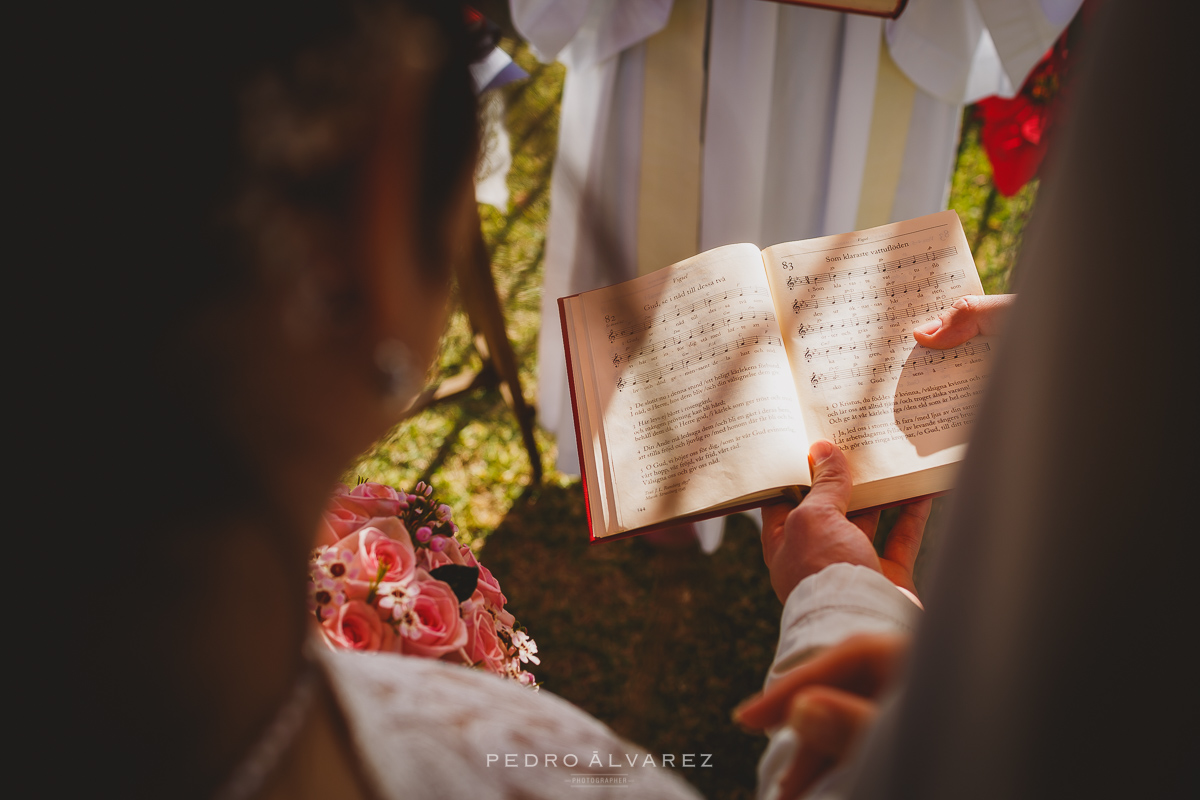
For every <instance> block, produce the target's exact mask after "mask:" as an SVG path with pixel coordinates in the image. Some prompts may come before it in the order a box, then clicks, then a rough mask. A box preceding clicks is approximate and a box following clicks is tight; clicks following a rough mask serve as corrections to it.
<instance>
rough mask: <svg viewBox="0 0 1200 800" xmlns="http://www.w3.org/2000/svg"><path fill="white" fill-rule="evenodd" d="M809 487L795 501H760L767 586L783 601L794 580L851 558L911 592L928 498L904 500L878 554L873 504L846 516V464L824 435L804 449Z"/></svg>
mask: <svg viewBox="0 0 1200 800" xmlns="http://www.w3.org/2000/svg"><path fill="white" fill-rule="evenodd" d="M808 458H809V463H810V464H811V468H812V473H813V482H812V489H811V491H809V493H808V495H807V496H806V497H805V498H804V500H803V502H801V503H800V504H799V505H789V504H787V503H782V502H781V503H772V504H771V505H767V506H764V507H763V510H762V516H763V530H762V546H763V560H764V561H766V562H767V569H768V570H770V573H771V587H772V588H773V589H774V590H775V594H776V595H778V597H779V602H781V603H786V602H787V598H788V595H789V594H791V593H792V589H795V588H796V585H797V584H799V583H800V581H802V580H804V579H805V578H807V577H808V576H809V575H815V574H816V573H818V572H820V571H821V570H822V569H824V568H825V567H827V566H829V565H830V564H839V563H847V564H857V565H859V566H864V567H868V568H870V569H873V570H876V571H877V572H881V573H883V575H884V576H885V577H887V578H888V579H889V580H890V581H891V582H892V583H894V584H896V585H897V586H899V587H900V588H902V589H905V590H906V591H908V592H911V593H912V594H913V595H914V596H915V595H916V585H915V584H914V583H913V577H912V574H913V564H915V563H916V560H917V551H918V550H920V548H921V538H922V536H923V535H924V533H925V522H926V521H927V520H928V519H929V511H930V507H931V505H932V503H933V500H932V499H931V498H928V497H926V498H923V499H921V500H918V501H917V502H915V503H910V504H908V505H906V506H904V508H903V510H902V511H901V513H900V518H899V519H897V520H896V524H895V525H894V526H893V527H892V530H891V531H890V532H889V533H888V539H887V544H886V545H885V546H884V551H883V556H882V557H880V556H879V555H877V554H876V553H875V546H874V544H873V542H874V540H875V529H876V528H877V527H878V526H879V510H878V509H874V510H872V511H865V512H862V513H860V514H856V515H854V516H852V517H847V516H846V509H847V507H848V506H849V504H850V491H851V488H852V485H851V480H850V465H849V464H848V463H847V462H846V456H845V455H844V454H843V453H842V451H841V450H839V449H838V448H837V445H835V444H833V443H832V442H827V441H825V440H819V441H816V442H813V445H812V447H811V448H810V449H809V457H808Z"/></svg>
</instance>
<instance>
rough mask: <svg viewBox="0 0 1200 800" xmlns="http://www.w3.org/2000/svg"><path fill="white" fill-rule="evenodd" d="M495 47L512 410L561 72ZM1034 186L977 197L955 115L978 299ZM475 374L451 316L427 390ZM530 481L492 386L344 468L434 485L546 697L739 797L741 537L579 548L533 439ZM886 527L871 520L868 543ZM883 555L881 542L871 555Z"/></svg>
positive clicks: (576, 490)
mask: <svg viewBox="0 0 1200 800" xmlns="http://www.w3.org/2000/svg"><path fill="white" fill-rule="evenodd" d="M502 46H503V47H504V48H505V49H506V50H508V52H510V53H512V54H514V57H515V58H516V61H517V63H518V64H520V65H521V66H522V67H523V68H524V69H525V70H526V71H528V72H529V73H530V77H529V78H528V79H527V80H523V81H520V82H517V83H515V84H511V85H510V86H508V87H505V88H504V89H503V90H501V91H503V93H504V100H505V103H506V106H507V112H506V125H507V129H508V132H509V136H510V137H511V149H512V155H513V165H512V169H511V172H510V173H509V177H508V185H509V190H510V204H509V208H508V209H507V212H504V211H502V210H498V209H494V208H492V207H490V206H482V207H481V214H482V218H483V229H484V235H485V238H486V241H487V243H488V246H489V248H490V249H491V252H492V259H493V272H494V276H495V280H496V286H497V289H498V291H499V294H500V298H501V301H502V302H503V304H504V310H505V314H506V317H507V324H508V333H509V337H510V339H511V340H512V344H513V347H514V350H515V351H516V355H517V358H518V360H519V361H520V364H521V380H522V383H523V387H524V391H525V396H526V398H527V399H529V400H530V401H532V400H533V399H534V398H535V396H536V391H535V390H536V382H537V373H536V361H537V359H536V348H537V337H538V331H539V327H540V324H541V299H542V298H541V287H542V260H543V255H544V252H545V234H546V219H547V215H548V213H549V192H550V172H551V169H552V167H553V159H554V153H555V146H556V141H557V136H558V109H559V102H560V100H561V96H562V81H563V77H564V70H563V68H562V66H561V65H557V64H553V65H543V64H539V63H538V62H537V61H536V59H535V58H534V57H533V56H532V54H531V53H530V52H529V50H528V48H527V47H525V46H523V45H516V44H515V43H514V42H512V41H511V40H504V41H503V42H502ZM1036 192H1037V186H1036V182H1034V183H1033V184H1031V185H1029V186H1026V187H1025V188H1024V189H1023V190H1022V191H1021V192H1019V193H1018V194H1017V195H1016V196H1015V197H1012V198H1005V197H1003V196H1000V195H999V194H998V193H996V192H995V191H994V189H993V187H992V184H991V168H990V166H989V164H988V161H987V157H986V155H985V154H984V152H983V150H982V149H981V147H980V144H979V123H978V121H977V120H976V119H975V116H974V114H973V113H972V110H971V109H969V108H968V109H967V111H966V112H965V114H964V118H963V138H962V145H961V147H960V149H959V153H958V156H957V163H956V168H955V172H954V177H953V184H952V186H951V193H950V207H951V208H953V209H955V210H956V211H957V212H958V214H959V216H960V217H961V219H962V222H963V227H964V229H965V231H966V235H967V240H968V241H969V242H970V243H971V245H972V249H973V251H974V253H975V258H976V263H977V265H978V267H979V271H980V275H981V278H982V280H983V284H984V287H985V289H986V291H987V292H988V293H998V292H1003V291H1006V290H1007V288H1008V282H1009V277H1010V274H1011V271H1012V266H1013V262H1014V260H1015V256H1016V251H1017V247H1018V245H1019V243H1020V240H1021V232H1022V230H1023V228H1024V225H1025V222H1026V220H1027V218H1028V216H1029V213H1030V210H1031V208H1032V205H1033V201H1034V197H1035V195H1036ZM478 366H479V357H478V355H477V354H476V352H475V350H474V348H473V347H472V345H471V330H470V326H469V324H468V320H467V319H466V316H465V315H464V314H463V313H462V312H461V311H456V312H455V313H454V314H453V316H452V318H451V320H450V323H449V326H448V329H447V332H446V335H445V337H444V341H443V343H442V348H441V353H440V355H439V357H438V359H437V363H436V364H435V365H434V366H433V368H432V369H431V371H430V376H429V377H430V379H431V380H433V379H444V378H446V377H449V376H451V375H453V374H455V373H457V372H458V371H460V370H461V369H463V368H474V367H478ZM538 437H539V438H538V441H539V444H540V447H541V452H542V458H543V462H544V464H545V467H546V478H545V480H544V482H543V484H542V486H540V487H530V486H528V483H529V480H530V466H529V459H528V457H527V455H526V453H525V449H524V447H523V444H522V441H521V435H520V429H519V427H518V425H517V422H516V419H515V418H514V417H513V415H512V414H511V413H510V412H509V410H508V408H507V406H506V405H505V404H504V401H503V399H502V398H501V396H500V393H499V392H498V391H496V390H494V389H489V390H478V391H476V392H475V393H473V394H471V395H468V396H466V397H465V398H463V399H461V400H460V401H457V402H454V403H447V404H443V405H441V406H437V407H435V408H433V409H430V410H428V411H426V412H424V413H422V414H421V415H419V416H417V417H414V418H411V419H408V420H405V421H404V422H402V423H400V424H399V425H397V426H396V428H395V429H393V430H392V431H391V432H390V433H389V434H388V435H387V436H385V437H384V438H383V439H381V440H380V441H379V442H378V443H377V444H376V445H375V446H374V447H373V448H371V449H370V450H369V451H368V452H367V453H365V454H363V455H362V457H361V458H360V459H359V460H358V462H357V463H356V464H354V465H353V466H352V467H351V469H349V470H348V471H347V473H346V475H345V480H346V481H347V482H348V483H353V482H354V481H355V480H356V479H357V478H358V477H360V476H361V477H364V478H368V479H370V480H375V481H381V482H383V483H388V484H391V485H393V486H400V487H405V488H408V487H411V486H412V485H414V484H415V483H416V482H417V481H418V480H425V481H426V482H428V483H430V484H432V485H433V486H434V488H435V491H436V492H437V493H438V495H439V496H440V497H441V498H442V499H443V501H444V502H446V503H449V504H450V506H451V507H452V508H453V509H454V518H455V520H456V521H457V522H458V523H459V525H460V526H461V528H462V533H461V534H460V536H461V537H462V538H463V540H464V541H469V542H471V544H472V546H473V547H475V548H476V549H480V548H482V547H483V545H484V543H485V541H486V542H488V545H487V548H486V550H485V551H484V554H483V558H484V562H485V563H486V564H487V565H488V566H489V567H490V568H491V569H492V571H493V572H494V573H495V574H496V576H497V578H498V579H499V580H500V582H501V585H502V586H503V587H504V589H505V592H506V594H507V595H508V597H509V608H510V609H511V610H512V611H513V612H514V613H515V614H516V615H517V616H518V617H519V618H520V620H521V622H522V623H523V624H525V625H527V626H528V627H529V631H530V633H531V634H532V635H533V636H534V637H535V638H536V639H537V641H538V644H539V647H540V648H541V653H540V655H541V656H542V666H541V667H540V668H539V669H538V670H537V671H536V673H535V674H536V675H537V676H538V678H539V679H540V680H542V681H543V682H544V688H545V690H546V691H550V692H554V693H555V694H558V695H560V696H562V697H565V698H566V699H568V700H570V701H571V702H573V703H575V704H576V705H578V706H580V707H581V708H583V709H585V710H587V711H588V712H590V713H592V714H594V715H595V716H597V717H598V718H599V719H601V720H603V721H604V722H606V723H607V724H609V725H610V726H611V727H612V728H613V729H614V730H616V731H617V733H619V734H620V735H622V736H624V737H626V738H628V739H629V740H631V741H633V742H635V743H637V744H639V745H641V746H643V747H645V748H646V749H648V750H649V751H650V752H652V753H685V752H694V753H712V754H713V759H712V763H713V765H714V767H713V768H712V769H704V770H701V769H691V770H681V772H683V773H684V775H683V777H685V778H686V779H687V780H689V781H691V782H692V783H693V784H695V785H696V786H697V787H698V788H699V789H700V790H701V791H702V792H703V793H704V794H705V796H707V797H710V798H750V797H753V794H754V791H753V787H754V774H755V772H754V771H755V765H756V763H757V759H758V757H759V754H760V753H761V751H762V748H763V746H765V739H764V738H763V737H761V736H755V735H750V734H746V733H744V732H742V731H740V730H739V729H738V728H737V727H736V726H735V725H733V723H732V722H730V718H729V713H730V711H731V710H732V708H733V706H734V705H735V704H736V703H737V702H739V701H740V700H741V699H743V698H744V697H745V696H747V695H749V694H750V693H752V692H754V691H756V690H757V689H758V688H759V687H760V686H761V683H762V679H763V676H764V675H765V673H766V669H767V667H768V666H769V664H770V661H771V657H772V655H773V653H774V648H775V642H776V636H777V625H778V620H779V613H780V604H779V601H778V600H777V599H776V598H775V596H774V594H773V593H772V591H771V589H770V584H769V582H768V576H767V572H766V568H765V567H764V566H763V562H762V555H761V550H760V548H759V545H758V536H757V531H756V530H755V529H754V526H753V524H752V523H750V522H749V521H748V520H747V519H746V518H745V517H736V518H734V520H733V521H732V522H731V524H730V525H729V526H728V529H727V532H726V540H725V542H724V544H723V545H722V547H721V549H720V550H719V551H718V557H710V556H706V555H704V554H702V553H701V552H700V551H699V550H698V549H697V548H695V547H691V548H685V549H682V550H672V549H656V548H655V547H654V546H652V545H651V544H650V543H649V542H647V541H645V540H642V539H635V540H631V541H623V542H614V543H608V544H602V545H597V546H590V545H588V544H587V533H586V531H587V524H586V515H585V512H584V508H583V493H582V490H581V488H580V485H579V482H578V479H568V478H566V477H564V476H563V475H561V474H560V473H558V472H556V471H555V470H554V468H553V464H554V457H555V446H554V442H553V440H552V438H551V437H549V436H548V435H546V434H545V433H544V432H542V431H540V430H539V432H538ZM944 505H945V501H944V500H942V499H939V500H938V501H935V508H934V514H933V518H932V519H931V524H930V528H929V532H928V533H927V537H926V546H925V547H924V548H923V549H922V554H921V557H920V559H919V560H918V563H917V582H918V587H920V586H921V585H922V583H923V580H924V575H925V573H926V572H927V570H928V567H927V565H928V564H929V563H930V561H931V560H932V558H933V557H934V554H935V553H936V551H937V544H938V536H937V531H938V529H939V528H940V525H941V520H942V518H943V517H944V515H945V512H944ZM895 515H896V511H895V510H889V511H885V512H884V515H883V523H882V525H881V530H886V529H887V528H888V527H889V526H890V524H891V522H892V520H894V518H895ZM880 541H882V539H881V540H880Z"/></svg>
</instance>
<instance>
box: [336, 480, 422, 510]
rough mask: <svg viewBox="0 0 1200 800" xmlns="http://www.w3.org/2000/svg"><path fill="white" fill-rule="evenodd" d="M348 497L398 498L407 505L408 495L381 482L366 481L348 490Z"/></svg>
mask: <svg viewBox="0 0 1200 800" xmlns="http://www.w3.org/2000/svg"><path fill="white" fill-rule="evenodd" d="M348 494H349V496H350V497H370V498H374V499H376V500H398V501H401V502H403V503H404V505H408V495H405V494H401V493H400V492H397V491H396V490H395V489H393V488H392V487H390V486H388V485H386V484H383V483H372V482H371V481H366V482H365V483H360V484H359V485H358V486H355V487H354V488H353V489H351V490H350V491H349V492H348Z"/></svg>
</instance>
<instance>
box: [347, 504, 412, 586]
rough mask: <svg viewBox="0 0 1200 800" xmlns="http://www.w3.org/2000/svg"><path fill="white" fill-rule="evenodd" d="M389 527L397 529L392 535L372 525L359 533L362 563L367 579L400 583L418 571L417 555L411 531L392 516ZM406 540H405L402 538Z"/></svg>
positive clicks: (360, 560)
mask: <svg viewBox="0 0 1200 800" xmlns="http://www.w3.org/2000/svg"><path fill="white" fill-rule="evenodd" d="M389 520H390V521H391V524H388V525H387V527H388V528H392V529H396V528H398V529H399V531H397V532H395V534H394V535H392V536H389V535H388V534H387V533H384V531H383V530H381V529H380V527H378V526H369V527H366V528H362V529H361V530H359V531H358V564H359V568H360V569H362V570H363V573H364V577H366V578H367V580H369V581H372V582H375V581H387V582H388V583H398V582H400V581H402V580H404V579H405V578H407V577H408V576H410V575H412V572H413V569H414V568H416V564H417V554H416V551H415V550H414V549H413V545H412V540H410V539H409V538H408V531H406V530H405V529H404V523H402V522H401V521H400V520H399V519H397V518H396V517H390V518H389ZM401 537H403V538H401Z"/></svg>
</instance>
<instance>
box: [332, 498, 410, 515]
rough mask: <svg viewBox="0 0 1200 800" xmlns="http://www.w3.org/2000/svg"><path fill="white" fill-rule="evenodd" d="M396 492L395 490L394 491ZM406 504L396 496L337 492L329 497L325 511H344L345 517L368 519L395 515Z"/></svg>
mask: <svg viewBox="0 0 1200 800" xmlns="http://www.w3.org/2000/svg"><path fill="white" fill-rule="evenodd" d="M393 494H394V492H393ZM403 507H404V504H403V503H401V501H400V500H399V499H398V498H395V497H359V496H357V495H354V494H335V495H334V496H333V497H331V498H330V499H329V505H328V506H326V508H325V512H326V513H327V514H328V513H329V512H333V511H338V512H343V513H342V514H341V515H340V516H341V517H342V518H344V519H350V518H355V519H361V520H368V519H371V518H372V517H394V516H396V515H397V514H399V513H400V510H401V509H402V508H403Z"/></svg>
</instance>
